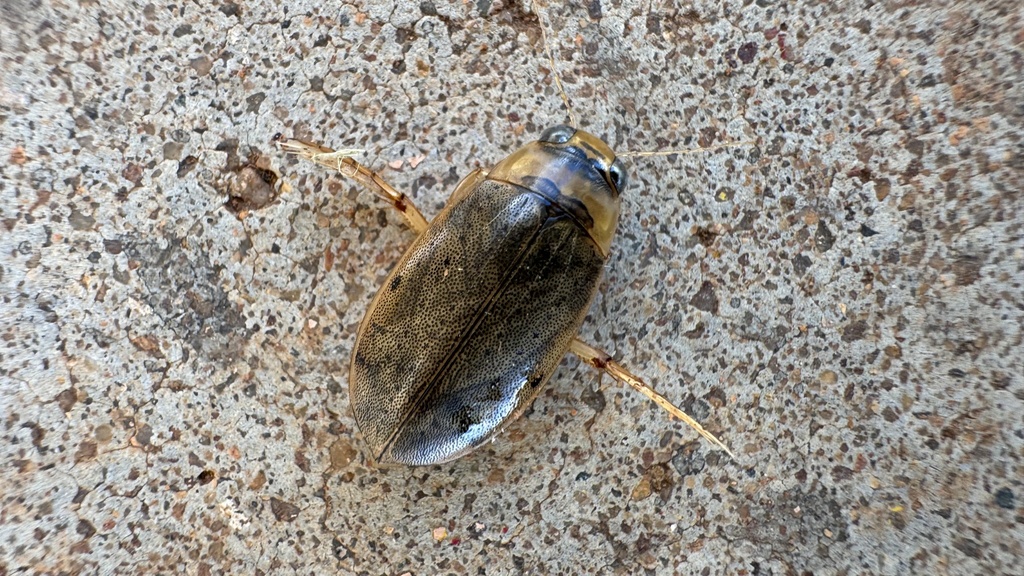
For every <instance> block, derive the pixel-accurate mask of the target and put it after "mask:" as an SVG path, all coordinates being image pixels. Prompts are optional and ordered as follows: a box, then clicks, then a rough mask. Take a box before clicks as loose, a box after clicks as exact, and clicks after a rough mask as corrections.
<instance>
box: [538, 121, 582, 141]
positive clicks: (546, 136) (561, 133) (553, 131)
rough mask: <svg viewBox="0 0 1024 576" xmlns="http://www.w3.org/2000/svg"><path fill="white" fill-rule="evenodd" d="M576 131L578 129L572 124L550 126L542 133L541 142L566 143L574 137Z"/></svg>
mask: <svg viewBox="0 0 1024 576" xmlns="http://www.w3.org/2000/svg"><path fill="white" fill-rule="evenodd" d="M575 133H576V129H575V128H572V127H571V126H565V125H558V126H552V127H551V128H548V129H547V130H545V131H544V132H543V133H541V135H540V141H541V142H548V143H550V144H565V143H566V142H568V141H569V138H572V135H573V134H575Z"/></svg>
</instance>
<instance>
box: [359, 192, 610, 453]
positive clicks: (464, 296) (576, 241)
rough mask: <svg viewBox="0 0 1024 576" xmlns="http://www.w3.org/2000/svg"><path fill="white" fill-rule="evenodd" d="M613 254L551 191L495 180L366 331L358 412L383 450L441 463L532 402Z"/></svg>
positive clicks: (412, 254)
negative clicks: (555, 202) (606, 257)
mask: <svg viewBox="0 0 1024 576" xmlns="http://www.w3.org/2000/svg"><path fill="white" fill-rule="evenodd" d="M603 264H604V257H603V256H602V255H601V252H600V250H599V249H598V247H597V245H596V244H595V243H594V241H593V240H591V238H590V236H589V235H588V234H587V231H586V230H584V229H583V228H582V227H580V226H579V225H578V224H577V223H576V221H575V220H573V219H572V218H570V217H569V215H568V214H567V213H566V212H564V211H563V210H561V209H559V208H557V207H553V206H552V203H551V201H550V200H548V199H546V198H544V197H542V196H540V195H538V194H536V193H534V192H530V191H528V190H526V189H524V188H519V187H517V186H513V185H511V184H508V183H505V182H494V181H491V180H486V181H484V182H482V183H481V184H480V185H479V186H477V187H476V188H475V189H474V190H473V192H472V193H470V194H469V195H468V196H466V197H464V198H463V199H461V200H460V201H459V202H456V203H454V204H452V205H451V206H450V207H448V208H447V209H446V210H445V211H444V212H442V213H441V214H440V215H439V216H438V217H437V219H436V220H435V221H434V222H433V224H432V225H431V227H430V228H429V229H427V231H426V232H424V233H423V235H422V236H420V237H419V238H417V239H416V241H415V242H414V243H413V244H412V246H411V247H410V249H409V251H408V252H407V253H406V254H405V255H404V256H403V257H402V259H401V260H400V261H399V262H398V264H396V265H395V268H394V270H393V271H392V273H391V275H390V276H388V278H387V279H386V280H385V281H384V283H383V285H382V287H381V289H380V291H379V292H378V293H377V296H376V297H375V299H374V301H373V302H372V303H371V305H370V308H369V311H368V312H367V315H366V318H365V319H364V320H363V323H362V325H361V326H360V332H359V336H358V338H357V339H356V343H355V350H354V356H353V361H352V372H351V377H350V378H349V385H350V386H351V401H352V412H353V416H354V417H355V419H356V422H357V423H358V424H359V430H360V432H362V434H363V439H364V440H365V441H366V442H367V444H368V445H369V446H370V455H371V456H373V457H374V459H375V460H376V461H377V462H381V463H391V462H400V463H405V464H416V465H422V464H432V463H436V462H443V461H446V460H451V459H453V458H456V457H458V456H459V455H461V454H464V453H465V452H466V451H468V450H471V449H473V448H474V447H476V446H479V445H480V444H481V443H482V442H484V441H485V440H486V439H487V438H488V437H490V436H491V435H492V434H494V433H495V432H497V431H500V430H502V429H504V428H505V427H506V426H507V425H508V424H509V419H511V418H514V417H515V416H516V415H517V414H521V413H522V412H523V411H524V410H525V409H526V408H527V407H528V406H529V404H530V403H531V402H533V399H534V398H536V397H537V394H539V393H540V392H541V390H542V388H541V386H542V385H543V384H544V383H545V382H547V380H548V378H550V377H551V374H553V373H554V371H555V368H556V367H557V366H558V364H559V361H560V360H561V359H562V356H563V355H565V352H566V350H567V349H568V347H569V343H570V342H571V341H572V339H573V337H574V336H575V335H576V334H577V333H578V332H579V329H580V324H581V323H582V322H583V319H584V317H585V315H586V313H587V307H588V305H589V304H590V301H591V299H592V298H593V297H594V292H595V291H596V289H597V283H598V280H599V279H600V277H601V269H602V267H603Z"/></svg>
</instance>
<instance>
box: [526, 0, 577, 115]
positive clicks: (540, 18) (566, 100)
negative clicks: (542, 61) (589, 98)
mask: <svg viewBox="0 0 1024 576" xmlns="http://www.w3.org/2000/svg"><path fill="white" fill-rule="evenodd" d="M533 12H534V14H536V15H537V21H538V22H540V37H541V40H542V41H543V42H544V52H546V53H547V55H548V62H549V63H550V64H551V75H552V76H554V77H555V86H557V87H558V93H559V95H561V96H562V103H563V104H565V111H566V112H567V113H568V114H569V125H570V126H572V127H573V128H576V127H577V126H578V124H576V115H575V114H573V112H572V106H570V105H569V96H568V95H566V93H565V88H564V87H563V86H562V79H561V77H559V75H558V66H556V65H555V57H554V56H552V55H551V44H550V43H549V42H548V33H547V26H546V25H545V22H544V15H543V14H542V13H541V10H540V2H535V3H534V7H533Z"/></svg>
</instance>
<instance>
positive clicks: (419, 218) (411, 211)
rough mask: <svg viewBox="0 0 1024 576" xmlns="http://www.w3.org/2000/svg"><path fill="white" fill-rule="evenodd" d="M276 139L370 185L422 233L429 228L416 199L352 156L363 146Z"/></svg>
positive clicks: (286, 147)
mask: <svg viewBox="0 0 1024 576" xmlns="http://www.w3.org/2000/svg"><path fill="white" fill-rule="evenodd" d="M275 140H276V141H277V145H278V146H279V147H280V148H281V150H284V151H285V152H288V153H291V154H295V155H297V156H301V157H303V158H305V159H306V160H310V161H312V162H316V163H317V164H319V165H321V166H326V167H328V168H331V169H332V170H337V171H338V172H341V175H342V176H345V177H346V178H351V179H353V180H355V181H356V182H359V183H360V184H362V185H363V186H364V187H366V188H367V189H369V191H370V192H372V193H374V194H375V195H377V196H379V197H380V198H383V199H384V200H385V201H387V202H388V203H389V204H391V205H392V206H394V207H395V209H396V210H398V211H399V212H400V213H401V214H402V217H403V218H405V221H406V222H408V223H409V227H410V228H412V229H413V230H414V231H415V232H416V233H417V234H421V233H422V232H423V231H424V230H426V229H427V219H426V218H424V217H423V214H422V213H421V212H420V211H419V209H417V208H416V206H415V205H414V204H413V203H412V200H410V199H409V198H408V197H407V196H406V195H405V194H403V193H401V192H399V191H398V190H395V189H394V187H392V186H391V185H390V184H388V183H387V182H385V181H384V179H383V178H381V177H380V175H379V174H377V173H376V172H374V171H372V170H370V169H369V168H367V167H365V166H363V165H362V164H360V163H358V162H356V161H355V160H353V159H352V156H354V155H355V154H358V153H360V152H362V150H337V151H335V150H331V149H330V148H328V147H326V146H323V145H320V144H312V143H310V142H304V141H302V140H298V139H296V138H284V137H281V136H277V137H275Z"/></svg>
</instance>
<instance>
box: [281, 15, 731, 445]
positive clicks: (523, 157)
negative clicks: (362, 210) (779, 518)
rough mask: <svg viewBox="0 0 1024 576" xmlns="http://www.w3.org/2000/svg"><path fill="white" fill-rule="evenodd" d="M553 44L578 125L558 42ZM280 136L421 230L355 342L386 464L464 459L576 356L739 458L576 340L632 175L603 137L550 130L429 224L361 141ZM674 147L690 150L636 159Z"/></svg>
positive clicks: (479, 177) (456, 196)
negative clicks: (365, 156)
mask: <svg viewBox="0 0 1024 576" xmlns="http://www.w3.org/2000/svg"><path fill="white" fill-rule="evenodd" d="M538 17H540V15H539V14H538ZM541 29H542V32H543V29H544V24H543V19H541ZM544 43H545V49H547V50H548V58H549V60H551V63H552V70H553V73H554V77H555V79H556V83H557V84H558V90H559V93H560V94H561V96H562V99H563V101H564V104H565V106H566V109H567V110H568V113H569V116H570V121H571V122H572V123H573V125H575V118H574V115H573V114H572V111H571V108H570V107H569V100H568V97H567V95H566V93H565V91H564V89H563V88H562V86H561V81H560V80H559V79H558V75H557V73H555V72H554V68H555V67H554V60H553V58H552V57H551V54H550V50H549V49H548V45H547V39H546V37H545V39H544ZM278 144H279V146H280V147H281V149H283V150H285V151H287V152H290V153H294V154H297V155H299V156H302V157H304V158H306V159H308V160H311V161H313V162H315V163H317V164H320V165H323V166H326V167H329V168H332V169H334V170H337V171H339V172H340V173H341V174H342V175H343V176H345V177H346V178H350V179H353V180H355V181H357V182H359V183H360V184H361V185H363V186H364V187H365V188H367V189H368V190H370V191H371V192H372V193H374V194H376V195H377V196H379V197H381V198H383V199H384V200H385V201H387V202H388V203H390V204H391V205H392V206H393V207H394V208H395V209H396V210H398V212H399V213H400V214H401V215H402V216H403V217H404V218H405V220H406V222H407V223H408V225H409V227H410V228H412V230H413V231H414V232H415V233H416V234H417V238H416V240H415V241H414V242H413V243H412V244H411V245H410V246H409V248H408V249H407V250H406V252H405V254H404V255H403V257H402V258H401V260H400V261H399V262H398V264H397V265H396V266H395V268H394V269H393V270H392V272H391V274H390V275H389V276H388V278H387V280H386V281H385V283H384V285H383V286H382V287H381V288H380V290H379V291H378V292H377V295H376V296H375V297H374V299H373V302H372V303H371V304H370V306H369V308H368V310H367V312H366V315H365V317H364V319H363V321H362V323H361V325H360V329H359V333H358V336H357V338H356V344H355V346H354V348H353V352H352V360H351V365H350V373H349V390H350V397H351V404H352V410H353V413H354V415H355V419H356V422H357V424H358V425H359V428H360V430H361V431H362V433H363V436H364V438H365V439H366V441H367V443H368V444H369V447H370V449H371V452H372V458H373V459H374V460H375V461H376V462H378V463H392V462H394V463H401V464H409V465H427V464H436V463H441V462H445V461H449V460H453V459H455V458H458V457H460V456H463V455H465V454H467V453H468V452H470V451H472V450H473V449H474V448H476V447H478V446H479V445H481V444H482V443H484V442H485V441H486V440H487V439H489V438H491V437H492V436H493V435H494V434H496V433H498V432H500V431H501V430H502V429H504V427H505V426H506V425H507V424H508V423H509V422H511V421H512V420H514V419H515V418H517V417H518V416H519V415H521V414H522V413H523V412H524V411H525V409H526V408H527V407H528V406H529V405H530V404H531V403H532V402H533V400H534V399H535V398H536V396H537V395H538V394H539V392H540V390H541V387H542V385H543V384H544V383H545V382H546V381H547V380H548V379H549V378H550V377H551V375H552V374H553V373H554V370H555V368H556V367H557V365H558V364H559V362H560V361H561V359H562V357H563V356H564V355H565V354H566V352H572V353H573V354H576V355H577V356H578V357H579V358H580V359H581V360H582V361H584V362H586V363H588V364H590V365H591V366H594V367H595V368H597V369H599V370H601V371H603V372H604V373H606V374H608V375H609V376H611V377H612V378H614V379H615V380H617V381H619V382H622V383H625V384H628V385H629V386H631V387H633V388H634V389H636V390H637V391H639V392H640V393H642V394H644V395H645V396H647V397H648V398H649V399H651V400H653V401H654V402H655V403H656V404H657V405H658V406H660V407H662V408H664V409H665V410H666V411H668V412H669V413H670V414H672V415H673V416H675V417H677V418H679V419H681V420H683V421H684V422H685V423H686V424H688V425H689V426H690V427H692V428H693V429H694V430H696V431H697V432H698V433H699V434H700V435H701V436H703V437H704V438H706V439H707V440H708V441H710V442H711V443H713V444H714V445H715V446H717V447H719V448H720V449H722V450H724V451H725V452H727V453H729V455H730V456H732V452H730V451H729V449H728V448H727V447H726V446H725V445H724V444H723V443H722V442H721V441H719V440H718V439H717V438H716V437H715V436H714V435H712V434H711V433H710V432H708V431H707V430H705V429H704V428H703V427H702V426H701V425H700V424H699V423H698V422H696V421H695V420H694V419H693V418H691V417H690V416H688V415H687V414H686V413H685V412H683V411H682V410H681V409H679V408H678V407H676V406H675V405H674V404H672V403H671V402H670V401H669V400H668V399H666V398H665V397H664V396H662V395H661V394H659V393H657V392H655V391H654V390H653V389H652V388H651V387H650V386H648V385H647V384H646V383H645V382H644V381H643V380H641V379H640V378H639V377H637V376H635V375H633V374H632V373H630V372H629V371H628V370H626V369H625V368H624V367H622V366H621V365H620V364H618V363H617V362H616V361H615V360H613V359H612V358H611V356H610V355H608V354H607V353H605V352H603V351H601V350H600V349H598V348H596V347H594V346H591V345H589V344H587V343H585V342H583V341H581V340H579V339H578V338H576V335H577V334H578V332H579V329H580V326H581V324H582V323H583V320H584V318H585V316H586V313H587V310H588V309H589V307H590V302H591V301H592V299H593V297H594V295H595V294H596V292H597V288H598V286H599V283H600V278H601V271H602V268H603V266H604V264H605V262H606V260H607V258H608V255H609V250H610V248H611V243H612V238H613V236H614V233H615V228H616V224H617V221H618V216H619V193H620V192H621V191H622V190H623V189H624V188H625V186H626V180H627V175H626V170H625V167H624V165H623V163H622V161H621V160H620V159H619V158H618V157H617V156H616V154H615V153H614V152H613V151H612V150H611V148H610V147H609V146H608V145H607V144H605V143H604V142H603V141H602V140H601V139H599V138H597V137H596V136H593V135H591V134H589V133H587V132H584V131H582V130H578V129H576V128H574V127H570V126H556V127H554V128H550V129H548V130H546V131H545V132H544V133H543V134H542V135H541V136H540V138H539V139H538V140H537V141H535V142H531V143H529V144H527V145H525V146H523V147H522V148H520V149H519V150H517V151H515V152H513V153H512V154H511V155H509V156H508V157H506V158H505V159H504V160H502V161H501V162H499V163H498V164H497V165H495V166H494V167H493V168H492V169H491V170H489V171H485V170H475V171H473V172H471V173H470V174H469V175H467V176H466V177H465V178H464V179H463V180H462V181H461V182H460V183H459V184H458V186H457V187H456V189H455V191H454V192H453V193H452V194H451V198H450V199H449V201H448V203H447V205H446V206H445V208H444V210H443V211H442V212H441V213H440V214H439V215H438V216H437V217H436V218H435V219H434V220H433V221H430V222H428V221H427V219H426V218H425V217H424V216H423V215H422V213H421V212H420V211H419V210H418V209H417V208H416V207H415V206H414V205H413V203H412V201H411V200H410V199H409V198H408V197H407V196H406V195H405V194H403V193H401V192H399V191H397V190H396V189H395V188H393V187H392V186H391V185H389V184H388V183H387V182H386V181H385V180H384V179H383V178H381V177H380V176H379V175H378V174H376V173H375V172H373V171H371V170H370V169H368V168H366V167H365V166H362V165H360V164H359V163H358V162H357V161H356V160H354V159H353V155H355V154H356V153H358V152H359V151H353V150H339V151H334V150H331V149H329V148H327V147H324V146H321V145H318V144H311V143H307V142H303V141H300V140H296V139H288V138H278ZM672 153H679V151H671V152H657V153H635V154H631V155H633V156H642V155H651V154H672Z"/></svg>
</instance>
